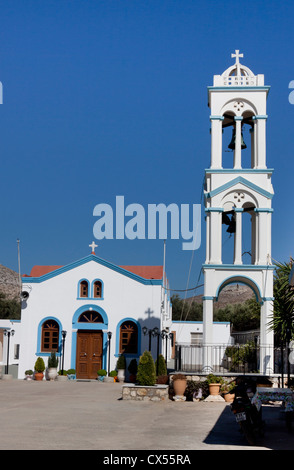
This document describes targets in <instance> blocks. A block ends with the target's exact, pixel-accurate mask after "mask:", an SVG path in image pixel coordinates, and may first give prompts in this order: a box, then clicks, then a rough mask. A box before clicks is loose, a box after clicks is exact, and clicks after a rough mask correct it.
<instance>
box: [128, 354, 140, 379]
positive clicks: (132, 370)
mask: <svg viewBox="0 0 294 470" xmlns="http://www.w3.org/2000/svg"><path fill="white" fill-rule="evenodd" d="M128 371H129V373H130V374H133V375H136V374H137V372H138V363H137V360H136V359H135V358H134V359H132V360H131V362H130V363H129V366H128Z"/></svg>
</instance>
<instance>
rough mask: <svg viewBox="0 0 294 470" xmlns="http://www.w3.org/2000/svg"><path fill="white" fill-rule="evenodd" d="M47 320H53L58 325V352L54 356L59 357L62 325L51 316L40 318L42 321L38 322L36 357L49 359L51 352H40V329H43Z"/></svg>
mask: <svg viewBox="0 0 294 470" xmlns="http://www.w3.org/2000/svg"><path fill="white" fill-rule="evenodd" d="M48 320H54V321H56V323H57V324H58V327H59V331H58V351H57V352H56V356H60V355H61V342H62V337H61V331H62V329H63V328H62V324H61V322H60V320H59V319H58V318H56V317H53V316H49V317H45V318H42V320H41V321H40V323H39V325H38V330H37V352H36V356H45V357H49V356H50V354H51V351H50V352H44V351H41V342H42V327H43V324H44V323H45V322H46V321H48Z"/></svg>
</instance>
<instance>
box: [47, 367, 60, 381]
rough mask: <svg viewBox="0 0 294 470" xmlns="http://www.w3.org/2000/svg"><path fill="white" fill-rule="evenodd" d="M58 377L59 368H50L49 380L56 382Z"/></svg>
mask: <svg viewBox="0 0 294 470" xmlns="http://www.w3.org/2000/svg"><path fill="white" fill-rule="evenodd" d="M57 375H58V372H57V368H56V367H49V369H48V379H49V380H55V379H56V377H57Z"/></svg>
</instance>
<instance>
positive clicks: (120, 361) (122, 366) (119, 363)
mask: <svg viewBox="0 0 294 470" xmlns="http://www.w3.org/2000/svg"><path fill="white" fill-rule="evenodd" d="M125 368H126V358H125V356H124V355H123V354H122V355H121V356H119V358H118V360H117V363H116V369H117V370H118V369H125Z"/></svg>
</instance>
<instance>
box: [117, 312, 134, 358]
mask: <svg viewBox="0 0 294 470" xmlns="http://www.w3.org/2000/svg"><path fill="white" fill-rule="evenodd" d="M119 352H120V354H136V353H137V352H138V327H137V325H136V323H134V322H133V321H130V320H128V321H125V322H123V323H122V324H121V327H120V337H119Z"/></svg>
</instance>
